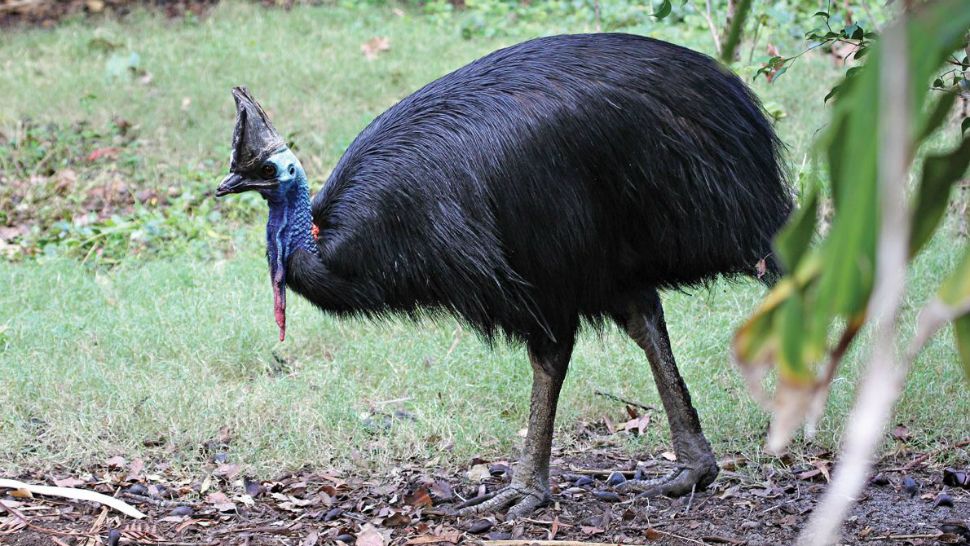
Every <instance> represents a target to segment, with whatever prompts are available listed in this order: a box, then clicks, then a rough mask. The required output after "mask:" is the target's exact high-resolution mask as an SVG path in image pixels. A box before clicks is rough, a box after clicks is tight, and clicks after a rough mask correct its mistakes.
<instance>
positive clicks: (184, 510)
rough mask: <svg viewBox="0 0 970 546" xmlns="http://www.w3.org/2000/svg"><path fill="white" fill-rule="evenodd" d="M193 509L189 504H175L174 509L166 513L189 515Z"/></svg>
mask: <svg viewBox="0 0 970 546" xmlns="http://www.w3.org/2000/svg"><path fill="white" fill-rule="evenodd" d="M194 512H195V511H194V510H192V507H191V506H176V507H175V509H174V510H172V511H171V512H169V513H168V515H170V516H191V515H192V514H193V513H194Z"/></svg>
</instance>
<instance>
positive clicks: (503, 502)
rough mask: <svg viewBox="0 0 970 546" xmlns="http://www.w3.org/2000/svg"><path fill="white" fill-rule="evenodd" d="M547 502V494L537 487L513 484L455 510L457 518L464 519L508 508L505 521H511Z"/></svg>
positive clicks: (460, 505)
mask: <svg viewBox="0 0 970 546" xmlns="http://www.w3.org/2000/svg"><path fill="white" fill-rule="evenodd" d="M548 500H549V493H548V492H546V491H543V490H541V489H539V488H538V487H529V486H526V485H521V484H514V483H513V484H511V485H509V486H508V487H505V488H503V489H501V490H499V491H497V492H495V493H489V494H487V495H482V496H481V497H475V498H473V499H469V500H467V501H465V502H463V503H461V504H459V505H458V506H457V507H456V508H457V511H458V515H459V516H462V517H466V516H473V515H476V514H481V513H484V512H496V511H498V510H502V509H503V508H507V507H508V508H509V510H508V512H507V513H506V515H505V519H506V520H511V519H517V518H521V517H525V516H528V515H529V514H531V513H532V512H533V511H534V510H535V509H536V508H538V507H540V506H542V505H543V504H545V503H546V502H548Z"/></svg>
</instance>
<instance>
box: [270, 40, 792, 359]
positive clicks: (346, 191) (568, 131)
mask: <svg viewBox="0 0 970 546" xmlns="http://www.w3.org/2000/svg"><path fill="white" fill-rule="evenodd" d="M783 178H784V177H783V171H782V166H781V162H780V160H779V142H778V140H777V139H776V137H775V135H774V132H773V131H772V128H771V126H770V124H769V122H768V121H767V119H766V118H765V116H764V114H763V113H762V111H761V109H760V107H759V103H758V102H757V99H755V98H754V97H753V95H752V94H751V92H750V91H749V90H748V89H747V88H746V87H745V85H744V84H743V83H742V82H741V81H740V80H739V79H738V78H737V77H736V76H734V75H732V74H730V73H729V72H727V71H726V70H725V69H724V68H722V67H721V66H720V65H718V64H717V63H716V62H715V61H713V60H712V59H710V58H709V57H706V56H704V55H701V54H699V53H696V52H693V51H691V50H688V49H685V48H682V47H678V46H675V45H672V44H669V43H666V42H661V41H657V40H652V39H649V38H643V37H639V36H633V35H625V34H594V35H572V36H555V37H550V38H540V39H537V40H532V41H529V42H526V43H523V44H520V45H517V46H513V47H510V48H507V49H503V50H500V51H497V52H495V53H492V54H491V55H488V56H486V57H484V58H482V59H479V60H477V61H475V62H473V63H471V64H469V65H467V66H465V67H463V68H461V69H459V70H456V71H455V72H452V73H450V74H448V75H446V76H444V77H443V78H441V79H439V80H437V81H434V82H432V83H431V84H429V85H427V86H425V87H423V88H422V89H420V90H419V91H417V92H415V93H414V94H412V95H411V96H409V97H407V98H405V99H404V100H402V101H401V102H399V103H398V104H396V105H394V106H393V107H391V108H390V109H389V110H388V111H386V112H385V113H383V114H382V115H381V116H379V117H378V118H377V119H375V120H374V121H373V122H372V123H371V124H370V125H369V126H368V127H367V128H366V129H364V131H363V132H362V133H361V134H360V135H359V136H358V137H357V138H356V139H355V140H354V142H353V143H352V144H351V145H350V147H349V148H348V150H347V151H346V153H345V154H344V156H343V157H342V158H341V160H340V162H339V163H338V164H337V166H336V168H335V169H334V171H333V173H332V174H331V176H330V178H329V180H328V181H327V183H326V184H325V185H324V188H323V190H322V191H321V192H320V193H319V194H317V196H316V197H315V198H314V200H313V205H312V207H313V208H312V210H313V221H314V223H315V224H316V225H318V226H319V228H320V233H321V237H320V251H321V260H322V262H323V263H324V264H325V265H326V266H327V270H328V271H327V272H328V275H326V276H324V277H323V278H319V277H317V276H316V275H314V274H313V271H314V268H315V266H316V264H315V262H316V259H315V258H310V257H308V256H307V257H304V258H301V257H300V256H299V255H297V256H295V257H294V259H293V261H292V262H291V269H290V276H289V278H288V281H289V284H290V286H292V287H293V288H294V289H295V290H296V291H297V292H299V293H301V294H303V295H304V296H306V297H307V298H308V299H310V300H311V301H313V302H314V303H317V304H318V305H320V306H321V307H323V308H324V309H327V310H332V311H345V312H355V313H356V312H364V313H380V312H384V311H405V312H412V311H414V310H416V309H418V308H422V307H441V308H444V309H447V310H450V311H453V312H454V313H455V314H457V315H458V316H459V317H461V318H463V319H465V320H467V321H468V322H470V323H471V324H473V325H474V326H475V327H477V328H478V329H479V330H480V331H481V332H483V333H484V334H486V335H491V334H492V333H493V332H494V331H495V330H496V329H497V328H498V329H502V330H504V331H505V332H507V333H508V334H510V335H511V336H512V337H514V338H516V339H519V340H524V341H530V340H532V341H538V339H537V338H549V339H554V340H559V339H563V338H567V337H569V336H571V335H572V333H573V331H574V330H575V327H576V324H577V320H578V318H579V317H588V318H590V319H593V320H598V319H600V318H602V317H603V316H609V315H611V314H612V313H614V312H615V311H616V310H617V309H618V308H623V307H624V306H625V305H626V302H627V299H628V298H629V296H630V294H631V293H637V292H640V291H642V290H643V288H645V287H656V288H675V287H682V286H685V285H693V284H697V283H700V282H703V281H705V280H708V279H711V278H712V277H714V276H716V275H718V274H726V275H732V274H736V273H752V272H754V271H755V266H756V264H757V263H758V261H759V260H761V259H763V258H769V256H770V254H771V250H770V241H771V237H772V235H773V234H774V233H775V232H776V231H777V230H778V228H779V227H780V226H781V225H782V223H783V222H784V221H785V219H786V217H787V215H788V213H789V211H790V209H791V198H790V194H789V189H788V188H787V187H786V186H785V184H784V183H783ZM769 264H774V262H773V260H771V259H770V258H769ZM772 270H774V268H772ZM335 277H336V279H335ZM348 283H351V284H352V286H349V285H348ZM321 296H322V297H321Z"/></svg>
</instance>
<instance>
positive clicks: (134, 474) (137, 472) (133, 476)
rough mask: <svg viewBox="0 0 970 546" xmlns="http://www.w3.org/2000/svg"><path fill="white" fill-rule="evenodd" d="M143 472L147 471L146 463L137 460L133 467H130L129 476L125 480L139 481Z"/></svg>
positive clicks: (132, 464) (132, 462)
mask: <svg viewBox="0 0 970 546" xmlns="http://www.w3.org/2000/svg"><path fill="white" fill-rule="evenodd" d="M143 470H145V461H143V460H141V459H135V460H134V461H131V466H129V467H128V476H126V477H125V479H126V480H128V481H131V482H134V481H138V477H139V476H141V473H142V471H143Z"/></svg>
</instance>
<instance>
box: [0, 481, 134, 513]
mask: <svg viewBox="0 0 970 546" xmlns="http://www.w3.org/2000/svg"><path fill="white" fill-rule="evenodd" d="M0 489H23V490H25V491H30V492H31V493H34V494H37V495H44V496H48V497H61V498H65V499H73V500H80V501H90V502H96V503H98V504H102V505H104V506H107V507H109V508H113V509H115V510H117V511H119V512H121V513H122V514H124V515H126V516H128V517H132V518H135V519H141V518H143V517H145V514H143V513H142V512H141V511H139V510H138V509H137V508H135V507H134V506H132V505H130V504H128V503H126V502H124V501H122V500H119V499H116V498H114V497H109V496H107V495H102V494H101V493H96V492H94V491H88V490H87V489H75V488H73V487H51V486H47V485H32V484H27V483H23V482H18V481H17V480H7V479H0Z"/></svg>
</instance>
